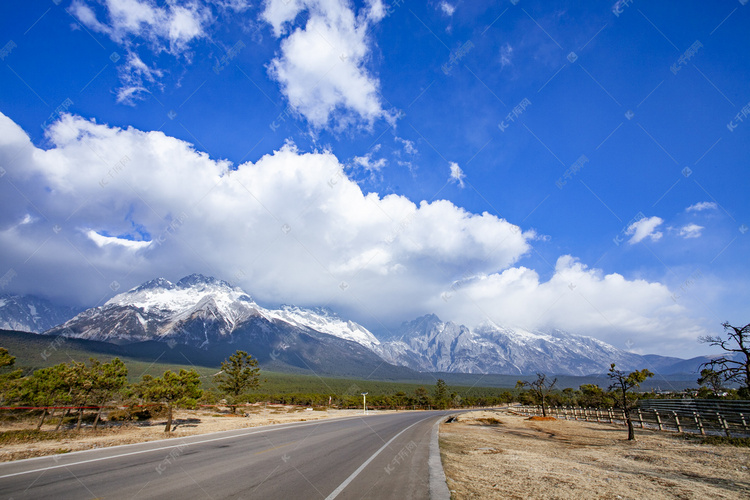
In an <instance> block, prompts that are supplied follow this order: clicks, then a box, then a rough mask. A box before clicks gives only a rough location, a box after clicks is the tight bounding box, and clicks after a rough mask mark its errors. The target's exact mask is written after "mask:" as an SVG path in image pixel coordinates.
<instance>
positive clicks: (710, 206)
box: [685, 201, 719, 212]
mask: <svg viewBox="0 0 750 500" xmlns="http://www.w3.org/2000/svg"><path fill="white" fill-rule="evenodd" d="M718 208H719V206H718V205H717V204H716V203H714V202H713V201H701V202H698V203H695V204H694V205H690V206H689V207H687V208H686V209H685V211H686V212H702V211H704V210H716V209H718Z"/></svg>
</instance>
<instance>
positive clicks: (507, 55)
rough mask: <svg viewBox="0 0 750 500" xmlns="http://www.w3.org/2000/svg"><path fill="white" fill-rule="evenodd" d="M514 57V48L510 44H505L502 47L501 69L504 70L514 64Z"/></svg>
mask: <svg viewBox="0 0 750 500" xmlns="http://www.w3.org/2000/svg"><path fill="white" fill-rule="evenodd" d="M512 56H513V47H511V46H510V44H507V43H506V44H504V45H503V46H502V47H500V67H501V68H504V67H506V66H508V65H510V64H512V62H513V61H512V60H511V57H512Z"/></svg>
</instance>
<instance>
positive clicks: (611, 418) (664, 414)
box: [512, 405, 750, 437]
mask: <svg viewBox="0 0 750 500" xmlns="http://www.w3.org/2000/svg"><path fill="white" fill-rule="evenodd" d="M512 410H513V411H515V412H517V413H520V414H522V415H530V416H533V415H541V414H542V407H541V406H514V407H513V408H512ZM737 410H740V411H737ZM547 415H548V416H552V417H555V418H560V419H565V420H583V421H586V422H599V423H609V424H620V425H625V414H624V412H623V411H622V410H619V409H616V408H605V409H602V408H580V407H572V406H556V407H549V408H547ZM630 418H631V419H632V421H633V424H634V425H635V426H636V427H637V428H641V429H654V430H660V431H672V432H685V433H691V434H701V435H704V436H706V435H714V436H729V437H750V427H748V423H750V406H748V407H742V406H740V407H735V408H725V407H724V408H722V407H719V408H706V407H703V406H701V405H697V406H696V405H692V406H687V407H686V406H685V405H681V406H675V405H659V406H657V407H653V406H650V407H638V408H635V409H633V410H631V412H630Z"/></svg>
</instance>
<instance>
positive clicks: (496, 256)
mask: <svg viewBox="0 0 750 500" xmlns="http://www.w3.org/2000/svg"><path fill="white" fill-rule="evenodd" d="M48 141H49V143H50V144H51V145H52V148H51V149H48V150H42V149H39V148H36V147H34V146H33V145H32V144H31V143H30V141H29V139H28V137H27V136H26V135H25V134H24V133H23V132H22V131H21V130H20V129H19V127H18V126H17V125H16V124H15V123H13V122H12V121H11V120H9V119H8V118H6V117H5V116H4V115H0V162H2V164H3V165H5V166H6V167H5V168H6V169H7V170H8V173H7V174H6V175H7V176H9V177H8V178H9V179H10V178H12V179H13V182H14V184H16V186H18V187H19V189H20V190H21V191H22V192H23V193H24V194H25V195H26V196H27V197H28V198H29V200H32V201H33V204H34V206H35V207H38V210H39V211H40V212H41V213H43V214H44V215H45V216H46V219H45V218H44V217H40V220H39V221H38V222H34V223H30V224H26V225H23V226H20V227H15V226H16V225H17V221H18V220H20V219H22V218H23V216H24V214H26V213H28V211H29V209H28V208H27V205H28V202H26V201H25V199H24V198H23V197H22V196H21V195H19V194H18V193H17V192H15V191H12V192H11V191H9V189H11V188H10V184H9V183H7V182H3V183H0V209H1V210H0V213H2V215H1V216H0V261H2V262H23V261H24V260H26V259H27V258H28V257H29V255H31V254H32V253H33V252H35V250H37V249H38V250H37V251H36V252H35V253H34V259H33V270H32V268H31V264H29V266H28V267H26V268H24V269H21V268H19V269H17V270H16V271H17V272H18V274H19V276H23V277H24V278H23V279H32V278H29V273H32V272H35V273H38V276H35V277H34V278H33V280H35V281H34V283H36V284H37V286H38V287H41V288H44V289H45V291H46V292H47V293H48V294H50V295H57V296H63V297H66V296H68V294H70V293H78V294H80V295H79V296H78V298H79V299H80V300H83V301H88V302H89V303H92V302H95V301H97V300H99V299H100V298H101V296H102V295H103V294H104V292H106V291H107V287H108V286H109V283H110V282H111V281H113V280H117V281H120V282H121V283H123V286H131V285H136V284H138V283H140V282H142V281H145V280H148V279H151V278H154V277H156V276H164V277H168V278H179V277H180V276H181V275H184V274H187V273H189V272H203V273H205V274H211V275H215V276H217V277H221V278H223V279H228V280H231V281H237V282H238V284H239V285H241V286H243V287H245V288H246V289H247V290H248V292H250V293H253V294H254V295H255V296H257V297H258V298H259V300H265V301H267V302H268V303H277V302H287V303H297V304H300V305H313V304H318V305H320V304H326V303H331V305H335V306H337V307H338V308H339V309H340V310H342V311H346V310H350V311H355V312H357V313H358V314H359V316H360V318H361V317H362V316H366V314H367V311H369V310H370V307H372V308H373V309H372V311H387V316H388V318H398V319H399V320H400V319H402V318H404V319H405V318H408V317H409V315H411V314H412V313H416V311H417V310H420V311H421V307H422V306H423V305H424V301H425V300H427V298H428V297H429V296H430V294H431V293H437V292H438V291H439V290H441V289H442V288H443V287H444V284H445V283H446V282H450V280H452V279H453V276H454V275H457V274H460V273H461V272H463V270H464V269H466V268H471V269H476V270H477V271H478V272H491V271H494V270H497V269H505V268H507V267H508V266H511V265H513V264H514V263H515V262H516V261H517V260H518V259H519V258H521V256H523V255H524V254H525V253H526V252H528V251H529V250H530V245H529V243H528V241H529V240H530V239H532V238H533V237H534V234H533V233H532V232H523V231H521V230H520V229H519V228H518V227H517V226H515V225H513V224H510V223H509V222H507V221H505V220H503V219H500V218H498V217H495V216H493V215H490V214H487V213H484V214H472V213H468V212H466V211H465V210H463V209H462V208H460V207H457V206H455V205H454V204H452V203H450V202H448V201H444V200H437V201H434V202H429V203H428V202H425V201H423V202H421V203H413V202H412V201H410V200H408V199H407V198H405V197H403V196H398V195H393V194H392V195H387V196H384V197H381V196H379V195H378V194H376V193H369V194H366V193H363V192H362V190H361V189H360V187H359V186H358V185H357V184H356V183H355V182H353V181H352V180H350V179H349V178H348V177H347V175H346V173H345V169H344V165H342V164H341V163H340V162H339V160H338V159H337V158H336V157H335V156H334V155H333V154H331V153H329V152H320V153H301V152H299V151H297V150H296V148H295V147H294V146H293V145H291V144H288V145H286V146H284V147H283V148H281V149H280V150H279V151H276V152H275V153H273V154H270V155H266V156H264V157H262V158H261V159H260V160H258V161H257V162H256V163H245V164H242V165H239V166H237V168H236V170H235V169H231V168H230V167H231V164H230V163H229V162H226V161H217V160H213V159H211V158H209V157H208V155H206V154H204V153H199V152H197V151H195V150H194V149H193V147H192V145H191V144H189V143H186V142H183V141H181V140H178V139H175V138H172V137H168V136H166V135H164V134H163V133H161V132H142V131H139V130H136V129H133V128H129V129H120V128H115V127H109V126H107V125H103V124H96V123H94V122H91V121H87V120H84V119H82V118H79V117H75V116H70V115H64V116H63V117H62V119H61V120H60V121H59V122H56V123H55V124H53V125H52V126H51V127H50V128H49V129H48ZM19 151H21V153H20V154H19ZM13 157H16V159H15V161H14V162H12V165H11V162H10V161H9V160H10V159H11V158H13ZM14 193H15V194H14ZM11 217H12V221H13V226H11V225H9V224H6V223H5V219H6V218H11ZM53 224H59V225H60V229H61V230H60V231H59V233H53V231H52V229H51V226H52V225H53ZM79 228H86V229H87V231H89V232H87V233H84V232H81V230H80V229H79ZM134 228H138V231H135V230H134ZM50 235H52V237H50ZM103 235H119V237H118V238H117V240H118V241H115V240H113V239H106V238H111V237H107V236H103ZM139 235H143V236H142V237H140V236H139ZM139 239H143V240H144V241H151V244H150V245H149V246H147V247H146V246H145V243H144V244H142V245H143V247H139V248H137V251H133V248H132V245H133V243H125V241H131V240H139ZM123 240H124V241H123ZM45 241H46V243H45ZM43 243H44V244H43ZM129 245H130V246H129ZM40 246H41V248H40ZM21 256H23V257H22V258H21ZM239 271H242V273H241V275H242V276H243V277H242V278H240V279H237V278H235V276H237V275H238V273H239ZM63 277H64V279H62V278H63ZM21 279H22V278H19V281H20V280H21ZM126 279H127V284H126V282H125V280H126ZM33 280H32V281H33ZM342 282H347V283H348V284H349V285H350V286H349V287H348V288H347V290H346V292H343V291H342V289H341V288H340V287H339V285H340V284H341V283H342ZM71 290H73V291H74V292H71ZM363 305H365V306H364V307H363ZM378 314H381V313H378ZM383 314H385V313H383ZM383 319H384V320H385V319H386V318H383Z"/></svg>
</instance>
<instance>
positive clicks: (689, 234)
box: [680, 222, 704, 239]
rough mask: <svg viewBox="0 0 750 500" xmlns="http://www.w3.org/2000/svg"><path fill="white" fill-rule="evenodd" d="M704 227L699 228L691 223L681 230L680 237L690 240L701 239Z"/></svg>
mask: <svg viewBox="0 0 750 500" xmlns="http://www.w3.org/2000/svg"><path fill="white" fill-rule="evenodd" d="M703 229H704V227H703V226H699V225H698V224H694V223H692V222H691V223H690V224H687V225H685V226H682V227H681V228H680V236H682V237H683V238H685V239H688V238H700V237H701V231H703Z"/></svg>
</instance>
